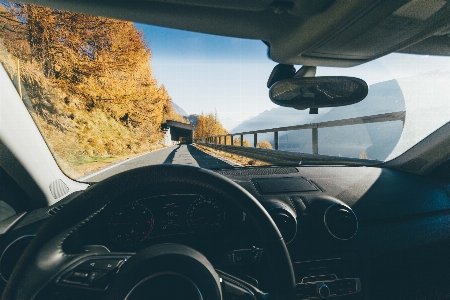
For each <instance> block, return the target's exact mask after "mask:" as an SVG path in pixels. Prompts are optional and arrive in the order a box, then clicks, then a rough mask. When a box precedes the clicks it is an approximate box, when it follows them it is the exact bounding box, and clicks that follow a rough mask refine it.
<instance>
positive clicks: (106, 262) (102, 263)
mask: <svg viewBox="0 0 450 300" xmlns="http://www.w3.org/2000/svg"><path fill="white" fill-rule="evenodd" d="M121 262H123V259H93V260H88V261H85V262H84V263H82V264H81V265H80V266H81V267H83V268H88V269H98V270H104V271H110V270H114V269H115V268H117V267H118V266H119V264H120V263H121Z"/></svg>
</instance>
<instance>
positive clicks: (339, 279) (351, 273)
mask: <svg viewBox="0 0 450 300" xmlns="http://www.w3.org/2000/svg"><path fill="white" fill-rule="evenodd" d="M294 272H295V278H296V282H297V284H296V293H297V299H299V300H300V299H323V298H338V299H341V298H342V299H345V298H352V299H355V297H356V298H358V296H357V295H359V293H360V292H361V290H362V285H361V280H360V278H359V275H358V274H359V273H360V272H359V265H358V263H357V261H356V260H354V259H351V258H331V259H319V260H308V261H301V262H296V263H294Z"/></svg>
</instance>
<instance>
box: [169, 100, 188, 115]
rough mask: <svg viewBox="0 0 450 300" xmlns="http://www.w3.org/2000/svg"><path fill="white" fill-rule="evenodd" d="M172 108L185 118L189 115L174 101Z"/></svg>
mask: <svg viewBox="0 0 450 300" xmlns="http://www.w3.org/2000/svg"><path fill="white" fill-rule="evenodd" d="M172 107H173V110H174V111H175V112H176V113H177V114H179V115H182V116H183V117H187V115H188V113H187V112H185V111H184V109H182V108H181V107H179V106H178V105H177V104H176V103H175V102H173V101H172Z"/></svg>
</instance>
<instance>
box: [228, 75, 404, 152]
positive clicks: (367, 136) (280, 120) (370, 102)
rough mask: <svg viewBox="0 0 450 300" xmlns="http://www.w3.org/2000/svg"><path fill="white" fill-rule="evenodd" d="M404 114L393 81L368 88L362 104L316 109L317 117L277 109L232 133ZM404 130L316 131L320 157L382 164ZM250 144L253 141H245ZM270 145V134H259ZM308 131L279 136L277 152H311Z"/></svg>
mask: <svg viewBox="0 0 450 300" xmlns="http://www.w3.org/2000/svg"><path fill="white" fill-rule="evenodd" d="M401 110H405V102H404V98H403V94H402V91H401V89H400V86H399V85H398V83H397V81H396V80H390V81H385V82H380V83H377V84H373V85H371V86H370V89H369V95H368V96H367V97H366V99H364V100H363V101H361V102H359V103H357V104H353V105H349V106H342V107H335V108H332V109H319V114H318V115H310V114H309V113H308V111H307V110H306V111H299V110H295V109H292V108H286V107H279V108H274V109H271V110H270V111H265V112H263V113H261V114H259V115H258V116H256V117H255V118H252V119H250V120H247V121H245V122H243V123H241V124H240V125H239V126H237V127H236V128H234V129H233V130H232V132H234V133H236V132H245V131H251V130H257V129H266V128H276V127H282V126H292V125H301V124H308V123H317V122H326V121H332V120H339V119H347V118H354V117H362V116H369V115H376V114H382V113H388V112H395V111H401ZM402 130H403V123H402V122H401V121H394V122H384V123H373V124H361V125H353V126H341V127H330V128H322V129H319V131H318V133H319V144H318V145H319V154H324V155H334V156H345V157H356V158H358V157H359V156H360V155H363V152H365V153H366V154H367V156H368V157H369V158H370V159H379V160H384V159H385V158H386V157H387V156H388V155H389V153H390V152H391V151H392V150H393V148H394V147H395V145H396V144H397V142H398V140H399V138H400V135H401V133H402ZM244 139H247V140H249V142H250V143H251V144H252V142H253V138H252V137H248V138H245V137H244ZM263 139H265V140H267V141H269V142H270V143H271V144H272V145H273V134H272V133H267V134H260V135H258V140H263ZM311 139H312V138H311V130H295V131H288V132H280V133H279V149H280V150H285V151H292V152H303V153H311V152H312V141H311Z"/></svg>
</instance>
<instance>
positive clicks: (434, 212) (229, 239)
mask: <svg viewBox="0 0 450 300" xmlns="http://www.w3.org/2000/svg"><path fill="white" fill-rule="evenodd" d="M216 172H217V173H219V174H221V175H223V176H226V177H228V178H229V179H231V180H233V181H234V182H236V183H237V184H239V185H240V186H241V187H243V188H244V189H246V190H247V191H248V192H249V193H250V194H252V195H253V196H254V197H255V198H256V199H257V200H258V201H259V202H260V203H261V204H262V205H263V206H264V208H265V209H266V210H267V211H268V213H269V214H270V215H271V217H272V219H273V220H274V222H275V223H276V225H277V226H278V228H279V229H280V232H281V233H282V235H283V237H284V239H285V241H286V242H287V247H288V250H289V253H290V256H291V260H292V262H293V267H294V271H295V277H296V282H297V288H298V290H297V292H298V299H314V298H320V297H322V296H323V295H325V296H327V297H338V299H341V298H342V299H347V298H348V299H445V297H447V296H448V295H450V288H448V284H446V283H447V280H450V275H449V274H447V272H446V270H447V269H448V268H450V258H448V255H447V254H446V253H448V251H449V250H450V234H449V231H448V228H450V184H448V183H446V182H442V181H439V180H433V179H430V178H425V177H421V176H417V175H413V174H409V173H405V172H399V171H395V170H389V169H382V168H374V167H342V166H333V167H312V166H311V167H306V166H305V167H259V168H245V169H239V168H236V169H233V170H217V171H216ZM73 196H75V195H72V196H69V197H68V198H66V199H63V200H61V201H60V202H58V203H57V204H56V205H55V206H54V207H51V208H41V209H37V210H34V211H31V212H28V213H27V214H26V215H24V216H22V217H20V218H18V219H17V220H16V221H15V222H14V224H10V225H11V226H10V227H11V228H12V229H10V230H9V232H8V234H7V235H4V236H2V243H1V247H2V248H1V251H2V252H3V254H2V257H1V259H0V273H1V274H2V275H3V272H4V271H3V270H7V269H8V268H9V269H10V270H12V267H13V265H14V262H13V261H14V259H15V260H16V261H17V259H18V255H17V253H21V251H23V249H25V247H26V245H27V243H26V242H25V241H28V242H29V241H31V240H32V236H33V234H35V233H36V232H37V230H38V229H39V228H40V226H41V224H43V223H44V222H45V221H46V220H47V219H48V218H51V217H52V215H53V214H54V213H57V211H58V209H60V208H61V206H63V205H66V204H67V203H69V202H70V200H71V197H73ZM55 211H56V212H55ZM0 225H2V224H0ZM255 232H256V231H255V228H254V226H253V224H252V222H251V221H250V220H248V218H247V216H246V215H245V214H244V213H243V211H242V210H240V209H239V208H238V207H235V206H232V205H230V204H229V203H228V202H226V201H224V199H221V198H220V197H219V196H217V195H207V194H195V193H190V194H170V193H169V194H164V195H148V196H140V197H138V198H126V197H125V198H123V199H119V200H118V201H111V203H110V204H109V205H106V206H105V207H104V208H103V209H102V210H101V211H100V212H99V213H98V214H96V215H95V216H94V217H92V218H91V219H89V220H88V221H87V222H86V223H85V224H84V225H83V226H81V227H80V228H79V230H78V234H77V235H76V240H75V241H71V243H70V245H67V249H65V250H66V252H68V253H70V252H71V251H72V252H80V251H85V250H86V249H88V248H89V247H92V246H98V247H104V248H105V249H108V250H109V251H115V252H117V251H123V252H127V253H136V252H138V251H140V250H141V249H144V248H146V247H149V246H151V245H154V244H159V243H165V242H177V243H181V244H185V245H187V246H190V247H192V248H194V249H197V250H198V251H200V252H201V253H203V254H204V255H205V256H206V257H207V258H208V260H210V261H211V263H212V264H213V265H214V267H215V268H218V269H220V270H223V271H226V272H229V273H230V274H233V275H234V276H236V277H239V278H241V279H244V280H246V281H248V282H250V283H251V284H254V285H255V286H259V287H264V286H265V285H267V284H270V280H271V279H270V273H268V272H267V269H266V267H267V266H266V265H265V261H264V249H263V248H262V243H261V242H260V240H259V237H258V236H257V235H256V234H255ZM25 236H26V238H23V237H25ZM17 241H21V242H17ZM8 249H10V250H9V251H8ZM11 249H12V250H11ZM105 251H106V250H105ZM12 254H16V256H14V255H12ZM4 262H10V263H6V264H5V263H4ZM5 265H6V267H5ZM424 274H426V276H424ZM6 279H7V278H6ZM436 284H438V288H436ZM3 285H4V283H3ZM324 285H326V287H325V286H324ZM399 285H401V286H402V287H403V288H402V289H398V286H399ZM319 287H320V290H321V291H322V292H323V293H324V294H323V295H322V296H321V295H320V294H317V293H318V289H319ZM327 289H328V290H327ZM327 291H328V292H327ZM327 293H328V294H327Z"/></svg>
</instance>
